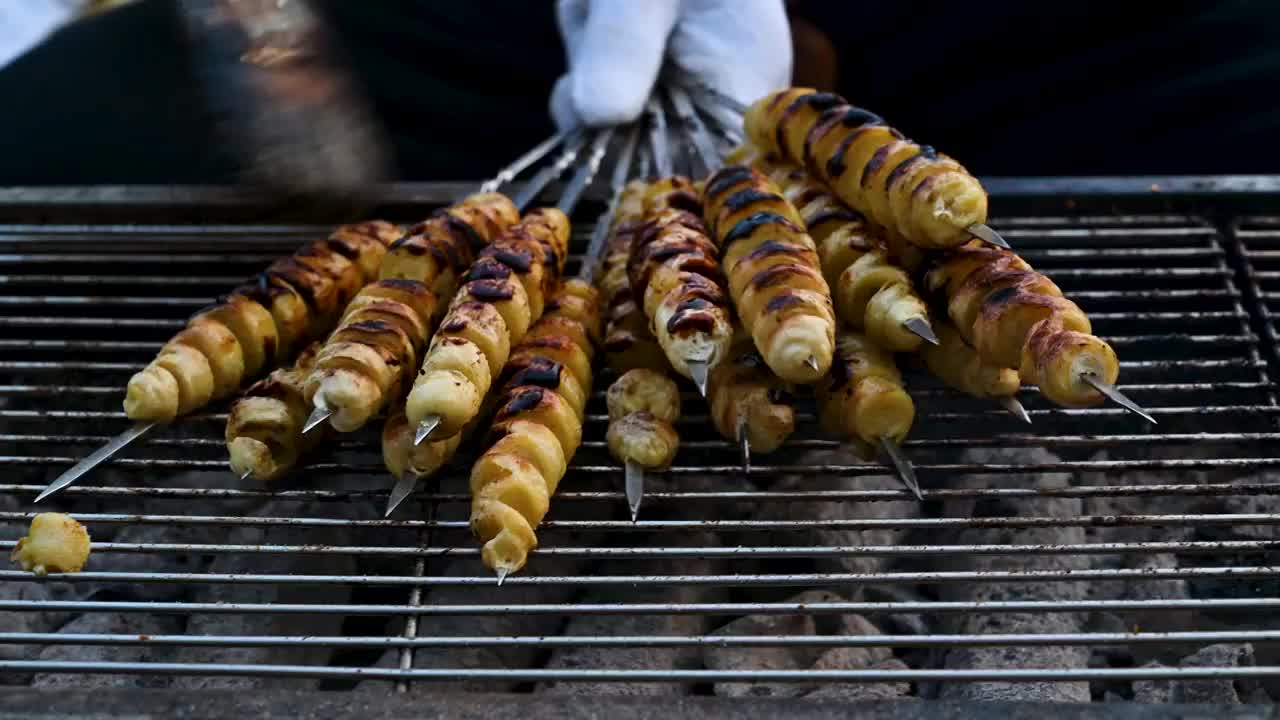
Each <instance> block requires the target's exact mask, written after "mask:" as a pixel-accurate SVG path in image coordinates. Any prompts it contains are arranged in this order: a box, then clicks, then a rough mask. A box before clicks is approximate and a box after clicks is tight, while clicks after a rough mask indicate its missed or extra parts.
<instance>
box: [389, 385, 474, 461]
mask: <svg viewBox="0 0 1280 720" xmlns="http://www.w3.org/2000/svg"><path fill="white" fill-rule="evenodd" d="M414 428H415V426H414V425H412V424H410V422H409V418H408V416H406V415H405V413H404V404H403V403H398V404H397V405H396V406H395V409H394V410H392V411H391V413H390V415H389V416H388V417H387V422H386V424H385V425H383V426H382V462H383V463H384V464H385V465H386V466H387V470H388V472H390V473H391V474H392V475H393V476H395V477H396V478H397V479H399V478H402V477H405V476H406V475H412V476H413V477H415V478H418V479H425V478H428V477H431V476H432V475H434V474H436V473H437V472H439V470H440V468H442V467H444V466H445V464H446V463H448V462H449V461H450V460H451V459H453V456H454V454H455V453H456V452H457V451H458V446H459V445H461V444H462V441H463V439H464V437H465V436H466V435H467V431H466V430H463V432H460V433H455V434H453V435H451V436H449V437H447V438H445V439H443V440H427V441H426V442H423V443H419V444H417V445H414V444H413V435H414Z"/></svg>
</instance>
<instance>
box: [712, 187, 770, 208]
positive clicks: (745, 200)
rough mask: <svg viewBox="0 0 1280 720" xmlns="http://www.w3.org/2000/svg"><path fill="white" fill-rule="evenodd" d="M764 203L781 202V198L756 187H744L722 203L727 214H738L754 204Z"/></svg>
mask: <svg viewBox="0 0 1280 720" xmlns="http://www.w3.org/2000/svg"><path fill="white" fill-rule="evenodd" d="M765 202H774V203H780V202H782V196H781V195H778V194H777V193H771V192H765V191H764V190H761V189H760V188H757V187H746V188H742V189H741V190H736V191H734V193H733V194H732V195H730V196H729V197H727V198H725V199H724V202H723V203H722V204H723V205H724V207H725V209H726V210H728V211H729V212H735V213H736V212H740V211H742V210H743V209H745V208H748V207H750V206H752V205H755V204H756V203H765Z"/></svg>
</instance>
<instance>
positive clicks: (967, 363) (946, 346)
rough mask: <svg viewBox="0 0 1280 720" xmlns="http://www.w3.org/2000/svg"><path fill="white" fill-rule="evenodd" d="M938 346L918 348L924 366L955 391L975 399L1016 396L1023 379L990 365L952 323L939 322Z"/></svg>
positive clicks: (937, 328)
mask: <svg viewBox="0 0 1280 720" xmlns="http://www.w3.org/2000/svg"><path fill="white" fill-rule="evenodd" d="M935 330H937V333H938V344H937V345H925V346H923V347H921V348H920V351H919V353H920V358H921V359H922V360H923V361H924V364H925V367H927V368H929V372H931V373H933V374H934V376H936V377H937V378H938V379H939V380H941V381H942V382H944V383H946V384H947V385H948V386H949V387H951V388H952V389H954V390H959V391H960V392H962V393H964V394H966V395H972V396H973V397H978V398H1006V397H1013V396H1014V395H1016V394H1017V393H1018V388H1019V387H1020V386H1021V384H1022V379H1021V378H1020V377H1019V376H1018V372H1017V371H1016V370H1011V369H1010V368H1006V367H1000V366H998V365H992V364H990V363H988V362H986V361H985V360H983V359H982V356H981V355H979V354H978V351H977V350H975V349H974V348H972V347H970V346H969V343H967V342H965V341H964V338H962V337H960V333H959V332H958V331H956V329H955V327H954V326H953V325H951V323H947V322H942V323H938V324H937V326H936V327H935Z"/></svg>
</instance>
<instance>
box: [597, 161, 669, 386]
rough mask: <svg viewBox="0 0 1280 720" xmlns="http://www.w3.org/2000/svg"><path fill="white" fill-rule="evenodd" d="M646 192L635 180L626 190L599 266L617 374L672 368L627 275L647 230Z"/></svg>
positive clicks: (607, 340)
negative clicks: (638, 242) (633, 250)
mask: <svg viewBox="0 0 1280 720" xmlns="http://www.w3.org/2000/svg"><path fill="white" fill-rule="evenodd" d="M647 190H648V185H647V184H646V183H645V182H644V181H642V180H632V181H631V182H629V183H627V185H626V187H625V188H624V189H623V191H622V195H621V196H620V198H619V201H618V208H617V211H616V212H615V214H614V217H613V223H612V226H611V227H610V230H609V233H610V234H609V242H608V245H607V246H606V247H605V251H604V258H603V260H602V262H601V266H600V274H599V277H600V290H601V292H602V293H603V294H604V299H605V308H606V310H605V316H606V320H607V325H606V327H605V336H604V341H603V343H602V346H603V347H604V352H605V356H606V358H607V361H608V363H609V367H612V368H614V369H615V370H617V371H618V372H626V371H627V370H630V369H632V368H648V369H650V370H658V371H663V370H665V369H667V368H668V367H670V365H669V364H668V363H667V356H666V351H664V350H663V349H662V346H661V345H659V344H658V339H657V338H656V337H654V335H653V333H652V332H651V330H650V323H649V318H648V317H646V316H645V314H644V309H643V308H641V306H640V304H639V303H637V302H636V300H635V298H634V296H633V295H632V292H631V279H630V277H629V276H628V275H627V264H628V262H629V260H630V258H631V248H632V246H633V245H634V244H635V239H636V237H637V236H638V235H639V234H640V232H641V230H642V228H643V227H644V197H645V194H646V192H647Z"/></svg>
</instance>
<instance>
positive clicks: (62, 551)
mask: <svg viewBox="0 0 1280 720" xmlns="http://www.w3.org/2000/svg"><path fill="white" fill-rule="evenodd" d="M89 549H90V541H89V532H88V531H87V530H85V529H84V526H83V525H81V524H80V523H79V522H77V521H76V519H75V518H73V517H71V516H69V515H63V514H62V513H40V514H39V515H36V516H35V517H34V518H32V519H31V529H30V530H28V531H27V535H26V537H23V538H21V539H19V540H18V544H17V545H16V546H15V547H14V548H13V554H12V555H10V556H9V559H10V560H12V561H13V562H15V563H18V564H19V565H21V566H22V569H23V570H26V571H27V572H31V573H35V574H36V575H48V574H49V573H74V572H80V571H81V570H83V569H84V564H85V562H86V561H87V560H88V559H89Z"/></svg>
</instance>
